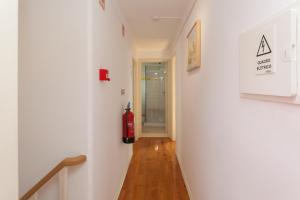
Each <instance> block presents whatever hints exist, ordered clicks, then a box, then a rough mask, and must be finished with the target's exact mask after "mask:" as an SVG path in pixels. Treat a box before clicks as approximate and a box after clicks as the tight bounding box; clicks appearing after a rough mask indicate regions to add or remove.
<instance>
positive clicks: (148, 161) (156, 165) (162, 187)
mask: <svg viewBox="0 0 300 200" xmlns="http://www.w3.org/2000/svg"><path fill="white" fill-rule="evenodd" d="M119 200H189V197H188V193H187V190H186V187H185V183H184V180H183V177H182V174H181V170H180V167H179V164H178V161H177V158H176V155H175V142H173V141H171V140H170V139H168V138H141V139H140V140H139V141H137V142H136V143H135V144H134V155H133V157H132V160H131V164H130V166H129V170H128V173H127V176H126V179H125V182H124V185H123V188H122V190H121V193H120V196H119Z"/></svg>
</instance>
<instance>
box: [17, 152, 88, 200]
mask: <svg viewBox="0 0 300 200" xmlns="http://www.w3.org/2000/svg"><path fill="white" fill-rule="evenodd" d="M86 160H87V158H86V156H85V155H80V156H77V157H73V158H66V159H64V160H63V161H61V162H60V163H59V164H58V165H57V166H56V167H54V168H53V169H52V170H51V171H50V172H49V173H48V174H47V175H46V176H45V177H44V178H42V179H41V180H40V181H39V182H38V183H37V184H36V185H35V186H33V187H32V188H31V189H30V190H29V191H28V192H27V193H26V194H25V195H24V196H23V197H21V199H20V200H28V199H29V198H30V197H32V196H33V195H34V194H35V193H36V192H37V191H38V190H39V189H41V187H43V186H44V185H45V184H46V183H47V182H48V181H49V180H50V179H51V178H53V177H54V176H55V175H56V174H57V173H58V172H59V171H60V170H62V169H63V168H65V167H71V166H77V165H80V164H82V163H84V162H85V161H86Z"/></svg>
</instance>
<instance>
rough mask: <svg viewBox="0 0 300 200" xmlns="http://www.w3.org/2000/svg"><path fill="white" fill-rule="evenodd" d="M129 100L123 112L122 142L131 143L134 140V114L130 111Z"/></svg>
mask: <svg viewBox="0 0 300 200" xmlns="http://www.w3.org/2000/svg"><path fill="white" fill-rule="evenodd" d="M130 110H131V108H130V102H129V103H128V105H127V108H126V109H125V113H124V114H123V142H124V143H125V144H132V143H134V142H135V137H134V114H133V112H131V111H130Z"/></svg>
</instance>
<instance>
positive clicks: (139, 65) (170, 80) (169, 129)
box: [133, 59, 174, 139]
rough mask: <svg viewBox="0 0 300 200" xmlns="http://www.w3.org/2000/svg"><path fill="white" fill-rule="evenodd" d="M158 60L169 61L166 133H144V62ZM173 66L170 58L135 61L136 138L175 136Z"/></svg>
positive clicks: (134, 103) (134, 101)
mask: <svg viewBox="0 0 300 200" xmlns="http://www.w3.org/2000/svg"><path fill="white" fill-rule="evenodd" d="M156 62H165V63H167V79H166V85H167V87H166V98H165V100H166V132H165V133H147V134H143V133H142V94H141V78H142V77H141V72H142V64H143V63H156ZM173 70H174V69H173V67H172V60H170V59H139V60H135V61H134V70H133V71H134V91H133V92H134V98H133V105H134V109H133V110H134V115H135V130H136V138H137V139H139V138H141V137H169V138H173V135H172V129H173V124H174V122H173V114H174V110H173V104H172V102H173V100H172V98H174V95H173V85H172V84H173V80H174V77H173V74H174V73H173Z"/></svg>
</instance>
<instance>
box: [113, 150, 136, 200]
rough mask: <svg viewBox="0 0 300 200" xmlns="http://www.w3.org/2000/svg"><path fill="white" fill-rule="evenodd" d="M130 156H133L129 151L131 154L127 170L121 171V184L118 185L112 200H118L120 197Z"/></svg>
mask: <svg viewBox="0 0 300 200" xmlns="http://www.w3.org/2000/svg"><path fill="white" fill-rule="evenodd" d="M132 155H133V154H132V151H131V152H130V155H129V162H128V166H127V168H125V169H124V171H123V174H122V179H121V183H120V185H119V189H118V192H117V193H116V195H115V197H114V200H118V198H119V195H120V193H121V190H122V187H123V185H124V182H125V179H126V175H127V171H128V169H129V166H130V162H131V158H132Z"/></svg>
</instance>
